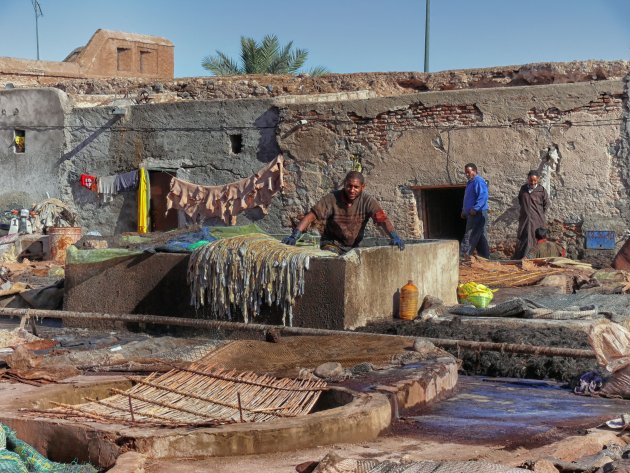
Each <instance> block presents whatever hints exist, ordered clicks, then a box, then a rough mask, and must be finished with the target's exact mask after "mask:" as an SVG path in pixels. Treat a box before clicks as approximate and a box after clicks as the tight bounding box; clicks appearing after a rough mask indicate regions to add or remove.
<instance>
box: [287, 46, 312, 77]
mask: <svg viewBox="0 0 630 473" xmlns="http://www.w3.org/2000/svg"><path fill="white" fill-rule="evenodd" d="M307 58H308V51H307V50H306V49H296V50H294V51H293V52H292V53H291V54H290V58H289V62H288V65H287V72H288V73H289V74H295V73H296V72H297V70H298V69H299V68H300V67H302V66H303V65H304V63H305V62H306V59H307Z"/></svg>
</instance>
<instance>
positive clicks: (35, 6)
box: [31, 0, 44, 61]
mask: <svg viewBox="0 0 630 473" xmlns="http://www.w3.org/2000/svg"><path fill="white" fill-rule="evenodd" d="M31 2H32V3H33V10H34V11H35V41H37V60H38V61H39V25H38V24H37V19H38V18H39V17H40V16H44V14H43V13H42V7H41V6H40V5H39V1H38V0H31Z"/></svg>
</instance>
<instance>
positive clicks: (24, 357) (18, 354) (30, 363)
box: [4, 345, 44, 370]
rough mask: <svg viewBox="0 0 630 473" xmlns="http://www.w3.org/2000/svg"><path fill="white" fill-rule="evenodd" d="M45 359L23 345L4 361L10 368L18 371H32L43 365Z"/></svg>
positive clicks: (16, 348)
mask: <svg viewBox="0 0 630 473" xmlns="http://www.w3.org/2000/svg"><path fill="white" fill-rule="evenodd" d="M43 359H44V357H42V356H38V355H35V354H34V353H33V352H32V351H31V350H29V349H28V348H25V347H24V346H23V345H19V346H17V347H15V349H14V350H13V353H11V354H10V355H7V356H6V357H5V358H4V361H5V362H6V364H7V365H9V368H12V369H16V370H30V369H32V368H37V367H38V366H39V365H40V364H41V363H42V360H43Z"/></svg>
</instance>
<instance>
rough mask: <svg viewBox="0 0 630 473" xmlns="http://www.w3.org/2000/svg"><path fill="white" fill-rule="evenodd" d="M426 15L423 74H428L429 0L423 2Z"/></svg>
mask: <svg viewBox="0 0 630 473" xmlns="http://www.w3.org/2000/svg"><path fill="white" fill-rule="evenodd" d="M425 2H426V7H427V9H426V14H425V18H424V72H429V30H430V25H429V23H430V21H429V19H430V18H431V0H425Z"/></svg>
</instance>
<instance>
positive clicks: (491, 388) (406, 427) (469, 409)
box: [390, 376, 630, 449]
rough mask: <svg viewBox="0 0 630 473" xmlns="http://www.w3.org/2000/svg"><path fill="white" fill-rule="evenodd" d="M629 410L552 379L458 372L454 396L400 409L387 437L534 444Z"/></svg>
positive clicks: (624, 404) (623, 404) (625, 404)
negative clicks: (498, 376)
mask: <svg viewBox="0 0 630 473" xmlns="http://www.w3.org/2000/svg"><path fill="white" fill-rule="evenodd" d="M628 411H630V401H627V400H622V399H606V398H602V397H589V396H582V395H577V394H574V393H572V392H571V390H570V389H569V388H568V386H567V385H566V384H562V383H558V382H554V381H539V380H528V379H516V378H511V379H510V378H488V377H479V376H460V377H459V381H458V384H457V388H456V389H455V393H454V394H453V396H451V397H449V398H448V399H445V400H442V401H441V402H439V403H435V404H432V405H430V406H428V407H421V408H418V409H410V410H406V411H404V412H402V413H401V414H400V418H399V419H398V421H397V422H394V424H393V425H392V429H391V432H390V435H396V436H412V437H415V438H418V439H430V440H432V441H435V440H444V441H449V442H458V443H463V444H472V445H484V444H501V445H504V446H505V447H506V448H508V449H515V448H518V447H523V448H535V447H539V446H541V445H545V444H548V443H551V442H554V441H556V440H559V439H561V438H564V437H567V436H570V435H579V434H583V433H585V432H586V430H587V429H591V428H594V427H597V426H599V425H601V424H602V423H603V422H605V421H606V420H610V419H613V418H615V417H619V416H620V415H621V414H622V413H625V412H628Z"/></svg>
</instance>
